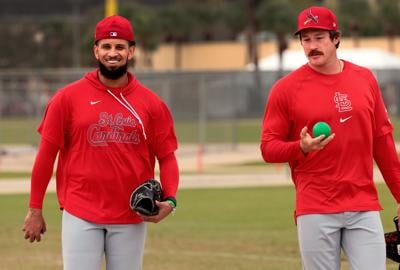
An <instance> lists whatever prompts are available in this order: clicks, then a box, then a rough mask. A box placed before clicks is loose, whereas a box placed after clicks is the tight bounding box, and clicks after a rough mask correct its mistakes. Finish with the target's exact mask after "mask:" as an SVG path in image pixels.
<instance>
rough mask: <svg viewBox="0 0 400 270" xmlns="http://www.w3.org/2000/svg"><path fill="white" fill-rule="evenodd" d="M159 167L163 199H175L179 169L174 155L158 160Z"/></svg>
mask: <svg viewBox="0 0 400 270" xmlns="http://www.w3.org/2000/svg"><path fill="white" fill-rule="evenodd" d="M158 163H159V165H160V181H161V185H162V187H163V193H164V194H163V195H164V198H168V197H173V198H176V193H177V190H178V184H179V168H178V162H177V160H176V157H175V154H174V153H170V154H169V155H167V156H165V157H163V158H162V159H160V160H158Z"/></svg>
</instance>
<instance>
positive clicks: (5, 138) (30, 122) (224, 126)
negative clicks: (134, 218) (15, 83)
mask: <svg viewBox="0 0 400 270" xmlns="http://www.w3.org/2000/svg"><path fill="white" fill-rule="evenodd" d="M39 122H40V119H1V120H0V144H33V145H36V144H37V143H38V141H39V135H38V134H37V132H36V129H37V126H38V124H39ZM392 122H393V126H394V127H395V130H394V137H395V139H396V141H400V128H398V127H399V126H400V119H399V118H394V117H392ZM260 125H261V119H246V120H243V119H242V120H238V121H236V122H232V121H210V122H208V124H207V129H206V135H205V136H206V142H212V143H232V142H237V143H248V142H259V140H260ZM175 129H176V133H177V136H178V138H179V142H180V143H198V142H199V134H200V132H199V125H198V123H197V122H176V123H175Z"/></svg>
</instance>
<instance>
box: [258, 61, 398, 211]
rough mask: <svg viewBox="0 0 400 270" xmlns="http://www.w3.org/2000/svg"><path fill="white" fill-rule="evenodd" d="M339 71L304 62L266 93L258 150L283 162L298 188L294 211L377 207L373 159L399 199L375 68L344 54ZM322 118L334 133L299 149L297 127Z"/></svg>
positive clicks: (389, 132)
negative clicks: (314, 147)
mask: <svg viewBox="0 0 400 270" xmlns="http://www.w3.org/2000/svg"><path fill="white" fill-rule="evenodd" d="M344 63H345V66H344V70H343V72H341V73H338V74H332V75H326V74H321V73H318V72H316V71H314V70H313V69H311V68H310V67H309V66H308V65H304V66H303V67H301V68H300V69H298V70H296V71H294V72H292V73H291V74H289V75H288V76H286V77H284V78H283V79H281V80H280V81H278V82H277V83H276V84H275V85H274V86H273V88H272V90H271V93H270V95H269V97H268V101H267V106H266V110H265V114H264V119H263V127H262V135H261V152H262V156H263V158H264V160H265V161H267V162H288V163H289V165H290V167H291V172H292V178H293V182H294V184H295V187H296V215H301V214H310V213H334V212H344V211H367V210H379V209H381V206H380V204H379V201H378V195H377V191H376V187H375V185H374V182H373V159H374V158H375V160H376V162H377V164H378V166H379V168H380V169H381V172H382V174H383V176H384V179H385V181H386V183H387V184H388V186H389V188H390V190H391V192H392V194H393V196H394V197H395V198H396V200H397V201H398V202H400V165H399V161H398V159H397V154H396V151H395V147H394V143H393V139H392V130H393V128H392V125H391V123H390V120H389V118H388V115H387V112H386V109H385V106H384V103H383V100H382V96H381V92H380V89H379V87H378V84H377V82H376V80H375V78H374V76H373V74H372V73H371V72H370V71H369V70H367V69H365V68H362V67H359V66H356V65H354V64H352V63H349V62H347V61H345V62H344ZM318 121H325V122H327V123H328V124H329V125H330V126H331V128H332V132H334V133H335V134H336V136H335V138H334V139H333V140H332V141H331V142H330V143H329V144H328V145H327V146H326V147H325V148H324V149H322V150H320V151H314V152H311V153H308V154H307V155H304V154H303V153H302V151H301V149H300V143H299V134H300V131H301V129H302V128H303V127H304V126H307V127H308V130H311V129H312V126H313V125H314V124H315V123H316V122H318Z"/></svg>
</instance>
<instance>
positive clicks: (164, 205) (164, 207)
mask: <svg viewBox="0 0 400 270" xmlns="http://www.w3.org/2000/svg"><path fill="white" fill-rule="evenodd" d="M156 205H157V206H158V208H159V211H158V214H157V215H155V216H145V215H142V214H140V213H138V212H136V213H137V214H138V215H139V216H140V217H141V218H142V219H143V221H146V222H153V223H158V222H160V221H161V220H163V219H164V218H166V217H167V216H168V215H169V214H170V213H171V212H172V211H173V210H174V209H173V207H172V205H171V204H169V203H168V202H159V201H156Z"/></svg>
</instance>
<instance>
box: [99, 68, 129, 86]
mask: <svg viewBox="0 0 400 270" xmlns="http://www.w3.org/2000/svg"><path fill="white" fill-rule="evenodd" d="M98 76H99V80H100V81H101V82H102V83H103V84H104V85H105V86H109V87H112V88H118V87H122V86H125V85H127V84H128V82H129V79H128V73H125V74H124V75H122V77H120V78H118V79H116V80H112V79H108V78H106V77H104V75H102V74H101V73H100V72H98Z"/></svg>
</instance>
